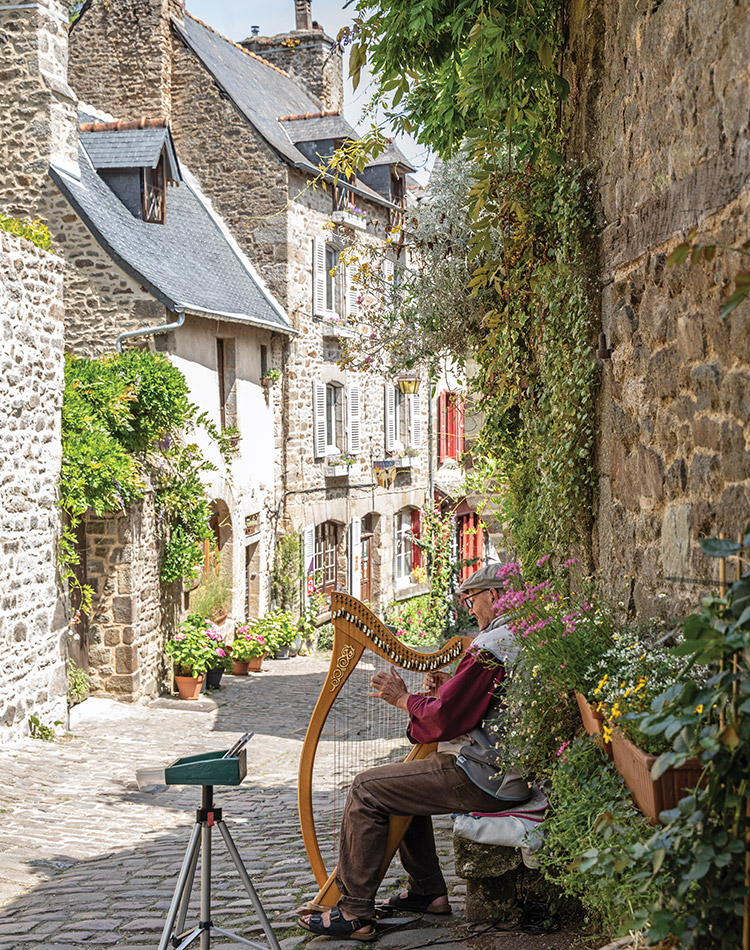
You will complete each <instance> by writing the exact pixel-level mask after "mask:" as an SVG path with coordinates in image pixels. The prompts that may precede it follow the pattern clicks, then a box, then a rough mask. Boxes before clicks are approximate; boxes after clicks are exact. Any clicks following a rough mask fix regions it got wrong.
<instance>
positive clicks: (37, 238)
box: [0, 214, 52, 251]
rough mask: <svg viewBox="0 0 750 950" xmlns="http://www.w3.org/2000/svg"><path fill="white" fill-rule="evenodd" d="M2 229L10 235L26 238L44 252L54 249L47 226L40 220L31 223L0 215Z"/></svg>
mask: <svg viewBox="0 0 750 950" xmlns="http://www.w3.org/2000/svg"><path fill="white" fill-rule="evenodd" d="M0 229H2V230H3V231H8V233H9V234H17V235H18V236H19V237H22V238H26V240H27V241H31V243H32V244H36V246H37V247H41V249H42V250H43V251H49V250H50V249H51V247H52V238H51V237H50V233H49V230H48V228H47V226H46V225H45V224H42V222H41V221H39V220H38V219H37V220H35V221H30V220H29V219H28V218H26V219H25V220H23V221H21V220H19V219H18V218H12V217H11V216H10V215H7V214H0Z"/></svg>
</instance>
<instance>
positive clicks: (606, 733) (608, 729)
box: [602, 722, 612, 742]
mask: <svg viewBox="0 0 750 950" xmlns="http://www.w3.org/2000/svg"><path fill="white" fill-rule="evenodd" d="M602 736H603V738H604V741H605V742H611V741H612V726H611V725H610V723H608V722H605V723H604V724H603V725H602Z"/></svg>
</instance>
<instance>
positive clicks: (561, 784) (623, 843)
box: [540, 739, 657, 934]
mask: <svg viewBox="0 0 750 950" xmlns="http://www.w3.org/2000/svg"><path fill="white" fill-rule="evenodd" d="M550 804H551V809H550V814H549V817H548V818H547V820H546V822H545V829H546V837H545V840H544V847H543V849H542V852H541V854H540V867H541V869H542V873H543V874H544V876H545V877H546V878H547V879H548V880H550V881H552V882H554V883H555V884H557V885H558V886H559V887H560V888H561V889H562V890H563V892H564V893H565V894H566V895H568V896H570V897H575V898H577V899H578V900H579V901H580V902H581V904H583V906H584V907H585V908H586V909H587V911H589V913H590V914H591V915H592V917H593V918H594V920H595V921H596V923H597V925H598V926H600V927H601V928H602V929H603V930H604V931H606V932H607V933H608V934H614V933H617V932H619V931H621V930H622V929H623V927H624V926H625V925H626V924H628V923H629V922H630V921H631V920H632V919H633V918H634V917H635V916H636V914H637V912H638V911H639V910H640V909H641V908H642V907H643V906H644V903H647V901H648V896H646V895H642V894H641V895H639V896H638V898H637V903H636V904H634V903H633V890H634V872H633V869H632V865H631V864H630V862H629V858H628V857H627V855H626V851H627V849H628V848H629V847H630V846H632V845H636V844H640V843H642V842H645V841H646V840H647V839H648V838H649V837H650V836H651V833H652V830H653V829H652V827H651V825H650V824H649V823H648V821H647V820H646V819H645V818H644V817H643V815H641V814H640V812H639V811H638V810H637V809H636V807H635V805H634V804H633V802H632V800H631V798H630V794H629V792H628V790H627V789H626V788H625V785H624V784H623V781H622V778H621V777H620V776H619V775H618V774H617V772H616V771H615V770H614V768H613V767H612V766H611V765H610V764H609V762H608V761H607V760H606V759H605V758H604V756H603V755H602V753H601V751H600V750H599V748H598V746H597V745H596V743H595V741H594V740H593V739H576V740H574V741H573V742H571V743H570V744H569V745H566V746H565V747H564V748H561V750H560V753H559V756H558V762H557V766H556V768H555V769H554V770H553V771H552V788H551V792H550ZM609 847H614V854H612V855H611V860H610V861H609V862H608V863H607V864H606V865H600V864H598V863H596V862H595V861H593V860H591V858H590V857H584V855H585V853H586V852H587V851H589V849H607V848H609ZM656 893H657V889H656V888H655V887H654V888H652V892H651V897H654V896H655V895H656Z"/></svg>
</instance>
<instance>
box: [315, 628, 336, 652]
mask: <svg viewBox="0 0 750 950" xmlns="http://www.w3.org/2000/svg"><path fill="white" fill-rule="evenodd" d="M333 634H334V630H333V624H332V623H324V624H321V625H320V626H319V627H318V636H317V639H316V641H315V646H316V647H317V648H318V649H319V650H331V649H332V648H333Z"/></svg>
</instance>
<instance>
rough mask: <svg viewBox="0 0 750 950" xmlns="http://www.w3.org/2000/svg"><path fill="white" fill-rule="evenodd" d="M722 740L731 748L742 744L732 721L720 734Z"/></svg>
mask: <svg viewBox="0 0 750 950" xmlns="http://www.w3.org/2000/svg"><path fill="white" fill-rule="evenodd" d="M720 739H721V741H722V742H723V743H724V745H725V746H728V747H729V748H730V749H736V748H737V746H738V745H739V744H740V737H739V736H738V735H737V730H736V729H735V728H734V725H733V724H732V723H731V722H730V723H729V725H727V726H726V727H725V728H724V731H723V732H722V733H721V735H720Z"/></svg>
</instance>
